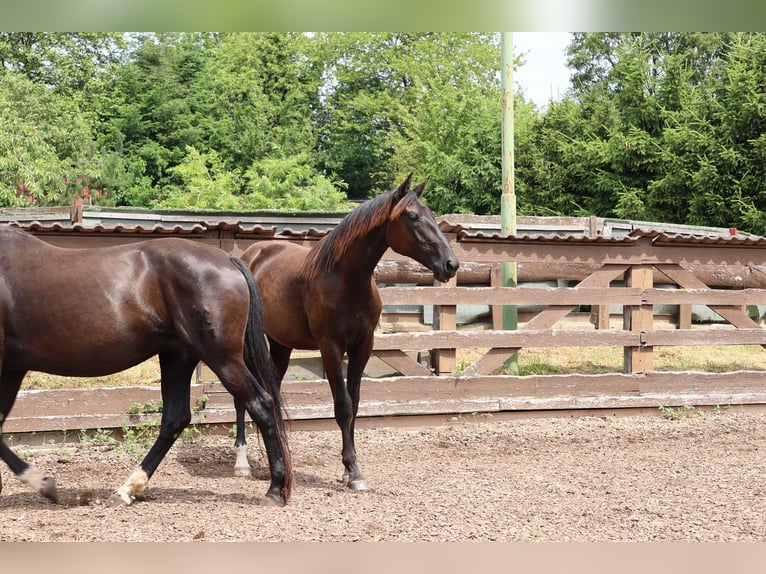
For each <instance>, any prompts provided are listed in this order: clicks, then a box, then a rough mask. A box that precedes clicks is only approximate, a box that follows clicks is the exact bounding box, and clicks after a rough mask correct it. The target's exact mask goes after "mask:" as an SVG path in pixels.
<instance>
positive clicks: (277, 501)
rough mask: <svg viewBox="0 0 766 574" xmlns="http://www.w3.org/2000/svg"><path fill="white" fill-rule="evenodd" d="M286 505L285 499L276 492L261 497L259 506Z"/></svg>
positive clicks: (280, 506)
mask: <svg viewBox="0 0 766 574" xmlns="http://www.w3.org/2000/svg"><path fill="white" fill-rule="evenodd" d="M284 505H285V501H284V500H282V499H281V498H280V497H279V496H276V495H274V494H267V495H266V496H264V497H263V498H261V501H260V502H259V503H258V506H271V507H277V508H282V507H283V506H284Z"/></svg>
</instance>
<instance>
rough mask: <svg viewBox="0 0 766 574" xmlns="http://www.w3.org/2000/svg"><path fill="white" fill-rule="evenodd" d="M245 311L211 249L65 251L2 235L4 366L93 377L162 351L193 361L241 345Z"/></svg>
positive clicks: (231, 272) (244, 297)
mask: <svg viewBox="0 0 766 574" xmlns="http://www.w3.org/2000/svg"><path fill="white" fill-rule="evenodd" d="M248 304H249V293H248V291H247V286H246V284H245V282H244V281H243V279H242V275H241V273H240V272H239V270H237V269H236V268H235V267H234V266H233V265H232V264H231V262H230V261H229V257H228V255H227V254H226V253H224V252H223V251H222V250H220V249H216V248H214V247H210V246H206V245H202V244H196V243H194V242H192V241H189V240H186V239H180V238H162V239H151V240H148V241H142V242H137V243H133V244H127V245H119V246H113V247H104V248H87V249H67V248H61V247H55V246H52V245H49V244H48V243H46V242H44V241H42V240H40V239H38V238H36V237H34V236H31V235H29V234H26V233H24V232H22V231H20V230H8V229H2V230H0V350H3V351H4V352H5V355H6V358H7V359H8V360H9V361H12V363H11V364H9V365H8V366H9V367H13V368H16V369H28V370H38V371H45V372H51V373H55V374H61V375H68V376H95V375H100V374H107V373H111V372H116V371H118V370H122V369H124V368H127V367H129V366H132V365H134V364H137V363H138V362H141V361H142V360H145V359H147V358H149V357H151V356H152V355H155V354H157V353H158V352H161V351H163V350H167V349H175V350H180V351H183V352H185V353H192V354H196V355H200V354H202V353H204V352H206V348H207V345H208V344H209V343H210V341H211V340H215V339H216V337H219V338H220V337H221V336H222V335H225V336H230V337H235V338H236V337H240V338H241V337H242V336H243V333H244V328H245V321H246V317H247V305H248ZM227 333H231V335H226V334H227ZM11 357H13V358H12V359H11ZM93 357H98V359H97V360H93ZM85 358H87V359H88V360H87V361H86V360H84V359H85Z"/></svg>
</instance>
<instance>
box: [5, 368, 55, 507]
mask: <svg viewBox="0 0 766 574" xmlns="http://www.w3.org/2000/svg"><path fill="white" fill-rule="evenodd" d="M1 359H2V356H0V360H1ZM0 366H1V365H0ZM24 375H26V372H24V371H22V372H15V371H3V373H2V376H0V459H2V460H3V461H5V463H6V464H7V465H8V467H9V468H10V469H11V471H12V472H13V474H15V475H16V478H18V479H19V480H20V481H21V482H22V483H23V484H26V485H29V486H31V487H32V488H33V489H34V490H35V492H37V493H38V494H40V495H42V496H44V497H45V498H47V499H48V500H51V501H52V502H57V501H58V492H57V491H56V481H55V480H54V479H53V478H52V477H50V476H45V474H43V472H42V471H40V470H38V469H36V468H35V467H34V466H32V465H31V464H28V463H26V462H24V461H23V460H21V459H20V458H19V457H18V456H16V453H14V452H13V451H12V450H11V449H10V448H9V447H8V445H7V444H5V440H3V423H4V422H5V418H6V417H7V416H8V413H9V412H10V411H11V407H13V403H14V402H15V401H16V395H17V394H18V392H19V388H20V387H21V381H22V380H23V379H24ZM0 490H2V482H0Z"/></svg>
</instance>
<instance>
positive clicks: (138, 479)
mask: <svg viewBox="0 0 766 574" xmlns="http://www.w3.org/2000/svg"><path fill="white" fill-rule="evenodd" d="M148 482H149V476H148V475H147V474H146V472H144V470H143V469H141V468H137V469H136V470H134V471H133V474H131V475H130V477H129V478H128V480H126V481H125V484H123V485H122V486H121V487H120V488H118V489H117V490H115V491H114V495H112V496H115V495H116V496H118V497H119V499H120V500H121V501H122V502H123V504H130V503H132V502H133V501H134V500H135V498H136V495H138V494H141V493H142V492H143V491H144V489H146V485H147V483H148Z"/></svg>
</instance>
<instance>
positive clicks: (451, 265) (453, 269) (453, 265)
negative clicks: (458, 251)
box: [444, 259, 460, 275]
mask: <svg viewBox="0 0 766 574" xmlns="http://www.w3.org/2000/svg"><path fill="white" fill-rule="evenodd" d="M458 267H460V262H459V261H458V260H457V259H447V263H446V264H445V265H444V268H445V270H446V271H447V273H449V274H450V275H454V274H455V273H457V269H458Z"/></svg>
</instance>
